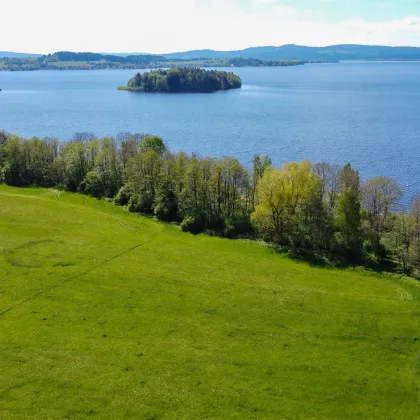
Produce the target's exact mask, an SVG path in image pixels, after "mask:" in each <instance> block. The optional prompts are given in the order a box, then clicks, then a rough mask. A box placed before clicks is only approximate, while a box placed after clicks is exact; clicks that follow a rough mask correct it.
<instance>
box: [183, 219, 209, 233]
mask: <svg viewBox="0 0 420 420" xmlns="http://www.w3.org/2000/svg"><path fill="white" fill-rule="evenodd" d="M203 228H204V226H203V222H202V221H201V220H200V219H196V218H195V217H192V216H186V217H185V218H184V220H183V221H182V223H181V229H182V231H183V232H190V233H192V234H193V235H197V234H199V233H201V232H202V231H203Z"/></svg>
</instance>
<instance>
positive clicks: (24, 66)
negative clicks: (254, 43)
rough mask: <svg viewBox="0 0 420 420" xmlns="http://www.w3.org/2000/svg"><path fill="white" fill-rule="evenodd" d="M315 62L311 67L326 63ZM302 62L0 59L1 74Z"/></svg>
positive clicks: (66, 56)
mask: <svg viewBox="0 0 420 420" xmlns="http://www.w3.org/2000/svg"><path fill="white" fill-rule="evenodd" d="M323 62H325V61H324V60H315V61H311V63H323ZM306 63H307V62H306V61H303V60H259V59H254V58H249V57H248V58H240V57H239V58H231V59H212V58H206V57H200V58H192V59H182V58H172V59H170V58H167V57H164V56H161V55H153V54H138V55H127V56H123V55H111V54H98V53H90V52H86V53H74V52H69V51H60V52H56V53H54V54H48V55H43V56H39V57H21V56H19V57H15V56H12V57H3V58H0V70H4V71H30V70H104V69H160V68H171V67H283V66H298V65H304V64H306Z"/></svg>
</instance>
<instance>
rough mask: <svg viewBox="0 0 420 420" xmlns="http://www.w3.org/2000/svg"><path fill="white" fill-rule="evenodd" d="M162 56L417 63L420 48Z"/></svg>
mask: <svg viewBox="0 0 420 420" xmlns="http://www.w3.org/2000/svg"><path fill="white" fill-rule="evenodd" d="M161 55H162V56H163V57H165V58H169V59H177V58H178V59H191V58H201V57H206V58H212V59H229V58H239V57H243V58H257V59H259V60H420V48H419V47H386V46H375V45H351V44H347V45H331V46H328V47H305V46H302V45H294V44H290V45H282V46H280V47H274V46H273V47H254V48H247V49H245V50H237V51H214V50H193V51H186V52H178V53H172V54H161Z"/></svg>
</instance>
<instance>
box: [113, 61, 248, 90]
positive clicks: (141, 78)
mask: <svg viewBox="0 0 420 420" xmlns="http://www.w3.org/2000/svg"><path fill="white" fill-rule="evenodd" d="M241 86H242V81H241V78H240V77H239V76H236V75H235V74H233V73H229V72H226V71H216V70H203V69H199V68H175V67H174V68H172V69H170V70H152V71H150V72H146V73H143V74H141V73H137V74H136V75H135V76H134V77H133V78H131V79H130V80H129V81H128V83H127V86H120V87H119V88H118V89H119V90H129V91H133V92H161V93H211V92H216V91H218V90H229V89H238V88H240V87H241Z"/></svg>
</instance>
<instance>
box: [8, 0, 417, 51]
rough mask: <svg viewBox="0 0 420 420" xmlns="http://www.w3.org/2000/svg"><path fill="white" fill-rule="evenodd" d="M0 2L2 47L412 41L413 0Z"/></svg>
mask: <svg viewBox="0 0 420 420" xmlns="http://www.w3.org/2000/svg"><path fill="white" fill-rule="evenodd" d="M1 9H2V11H1V14H2V24H1V25H0V50H9V51H10V50H12V51H24V52H39V53H48V52H53V51H57V50H72V51H102V52H104V51H110V52H153V53H164V52H172V51H183V50H188V49H202V48H213V49H220V50H228V49H242V48H246V47H251V46H259V45H283V44H290V43H294V44H303V45H331V44H343V43H358V44H380V45H411V46H420V0H118V1H115V0H71V1H68V2H64V1H59V0H2V7H1ZM22 11H25V13H22ZM17 22H18V23H19V24H18V25H17Z"/></svg>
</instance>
